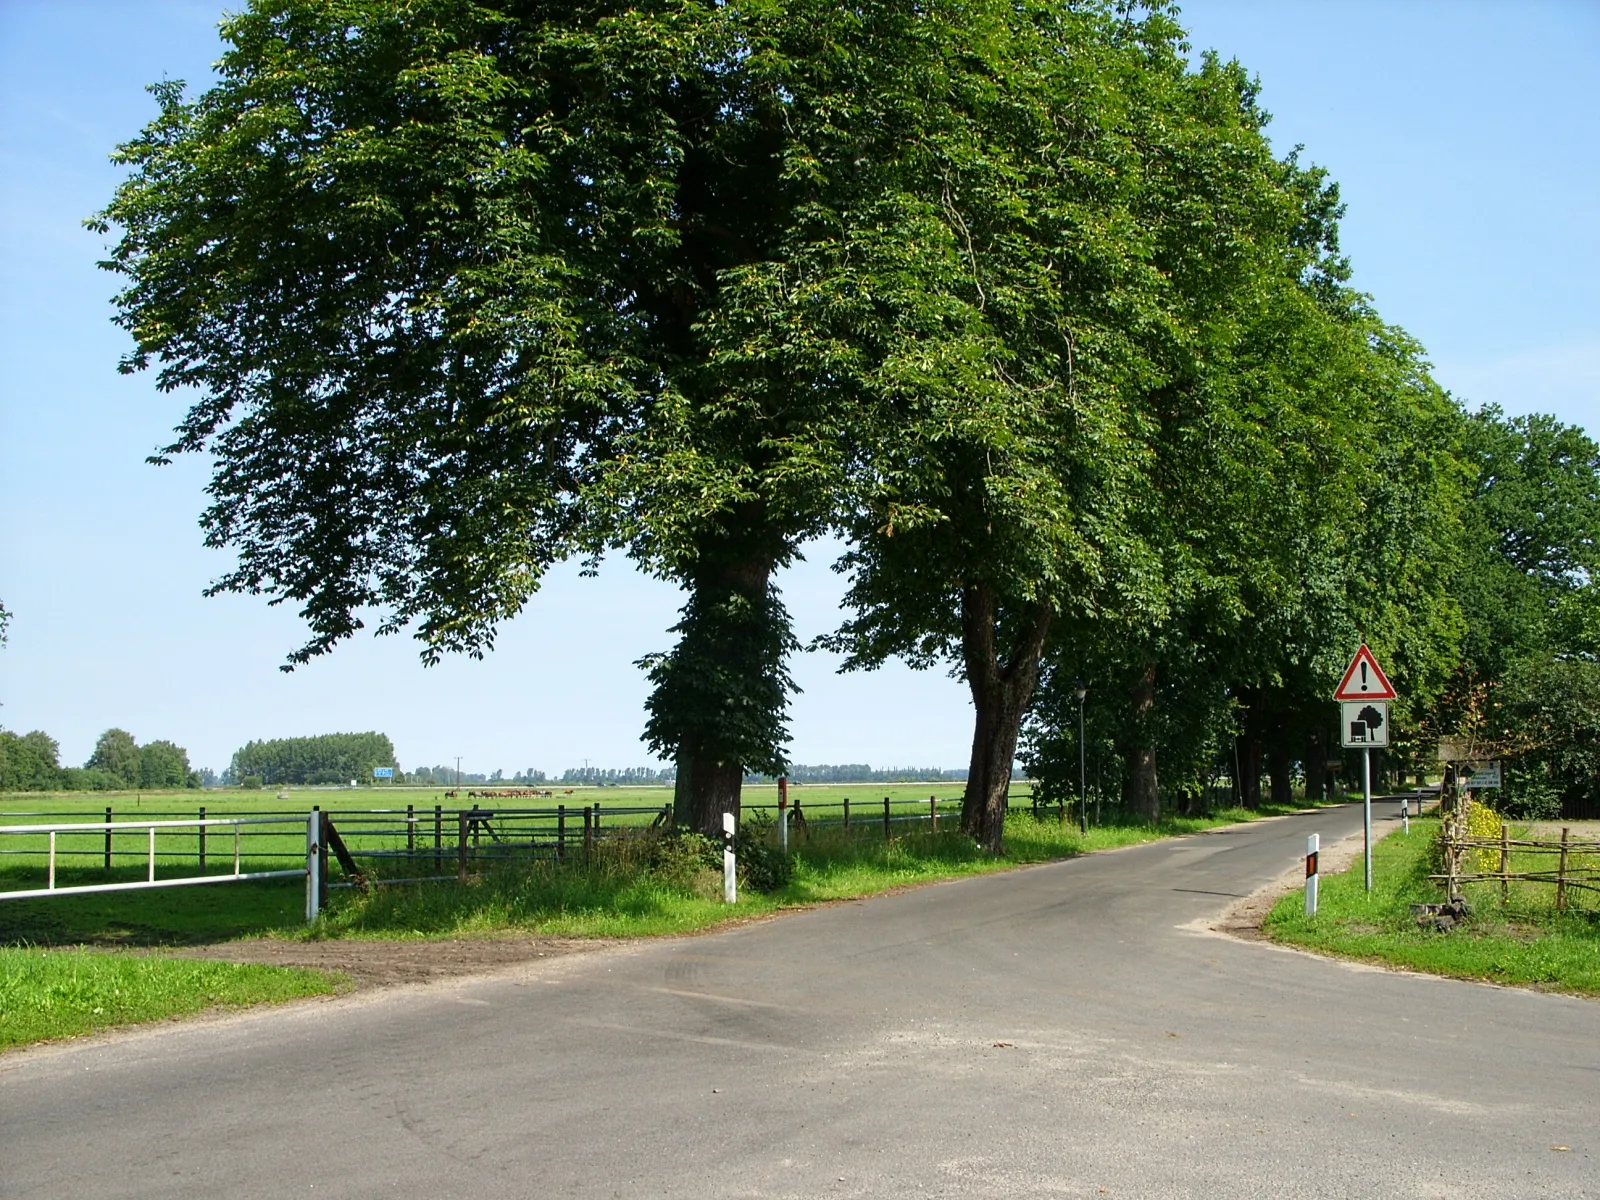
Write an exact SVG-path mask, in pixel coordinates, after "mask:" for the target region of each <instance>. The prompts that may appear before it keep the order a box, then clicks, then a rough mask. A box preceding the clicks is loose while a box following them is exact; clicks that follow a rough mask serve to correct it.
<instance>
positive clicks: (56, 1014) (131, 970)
mask: <svg viewBox="0 0 1600 1200" xmlns="http://www.w3.org/2000/svg"><path fill="white" fill-rule="evenodd" d="M341 986H342V979H341V978H340V977H338V976H334V975H330V974H328V973H327V972H324V971H307V970H300V969H293V968H283V967H263V966H241V965H239V964H236V963H220V962H195V961H189V960H185V959H176V958H166V957H161V956H157V955H132V954H107V953H104V952H101V951H96V950H84V949H77V948H74V949H41V948H38V947H20V946H19V947H11V948H0V1050H5V1049H8V1048H10V1047H12V1046H22V1045H27V1044H28V1043H31V1042H38V1041H44V1040H47V1039H52V1038H64V1037H75V1036H78V1035H81V1034H86V1033H93V1032H95V1031H96V1030H100V1029H106V1028H109V1027H110V1026H113V1025H131V1024H138V1023H140V1022H145V1021H159V1020H163V1019H165V1018H169V1017H177V1016H185V1015H188V1014H190V1013H196V1012H200V1011H203V1010H206V1009H219V1008H221V1009H234V1008H246V1007H249V1006H250V1005H254V1004H271V1003H278V1002H281V1001H284V1000H294V999H298V998H300V997H303V996H319V995H326V994H328V993H330V992H333V991H336V990H338V989H339V988H340V987H341Z"/></svg>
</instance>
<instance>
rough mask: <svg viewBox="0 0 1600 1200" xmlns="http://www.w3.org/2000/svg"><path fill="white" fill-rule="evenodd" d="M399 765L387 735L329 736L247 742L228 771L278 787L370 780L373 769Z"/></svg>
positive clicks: (340, 734)
mask: <svg viewBox="0 0 1600 1200" xmlns="http://www.w3.org/2000/svg"><path fill="white" fill-rule="evenodd" d="M398 766H399V763H398V762H397V761H396V759H395V753H394V743H393V742H391V741H390V740H389V738H388V736H387V735H386V734H382V733H326V734H322V735H320V736H317V737H295V738H276V739H273V740H270V741H259V742H246V743H245V744H244V745H243V746H241V747H240V748H239V749H238V750H236V751H235V752H234V755H233V761H232V763H231V765H230V766H229V768H228V769H229V772H230V773H231V778H233V779H239V780H242V779H244V778H245V777H246V776H251V775H253V776H257V777H259V778H260V779H261V780H262V782H264V783H266V784H269V785H271V786H279V785H282V784H290V783H298V784H314V783H347V782H349V781H350V780H352V779H355V780H367V779H371V778H372V768H374V767H398Z"/></svg>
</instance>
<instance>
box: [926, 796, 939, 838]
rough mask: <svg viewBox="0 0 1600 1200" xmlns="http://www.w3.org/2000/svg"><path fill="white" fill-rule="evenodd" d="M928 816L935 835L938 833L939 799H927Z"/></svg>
mask: <svg viewBox="0 0 1600 1200" xmlns="http://www.w3.org/2000/svg"><path fill="white" fill-rule="evenodd" d="M928 816H929V818H930V819H932V821H933V831H934V832H935V833H938V832H939V798H938V797H937V796H929V797H928Z"/></svg>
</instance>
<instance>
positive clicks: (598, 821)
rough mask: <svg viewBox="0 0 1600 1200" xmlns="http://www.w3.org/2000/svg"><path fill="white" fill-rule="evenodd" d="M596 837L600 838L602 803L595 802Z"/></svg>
mask: <svg viewBox="0 0 1600 1200" xmlns="http://www.w3.org/2000/svg"><path fill="white" fill-rule="evenodd" d="M594 836H595V837H599V836H600V801H598V800H596V801H595V802H594Z"/></svg>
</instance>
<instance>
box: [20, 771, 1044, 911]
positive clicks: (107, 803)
mask: <svg viewBox="0 0 1600 1200" xmlns="http://www.w3.org/2000/svg"><path fill="white" fill-rule="evenodd" d="M448 790H449V789H442V788H412V787H388V786H375V787H358V788H288V789H277V790H275V789H266V788H263V789H257V790H248V791H247V790H243V789H231V790H223V789H208V790H206V791H203V792H201V791H194V790H183V791H169V792H97V793H84V792H66V793H21V794H16V793H14V794H11V795H7V796H0V825H40V824H50V823H65V822H68V821H72V822H83V823H99V822H104V821H105V819H106V816H105V813H106V809H107V808H109V809H111V812H112V820H113V822H124V821H128V822H138V821H152V820H180V819H181V820H188V819H193V818H197V817H198V816H199V815H200V810H201V808H202V807H203V808H204V810H205V815H206V817H207V818H208V819H216V818H219V817H230V816H251V815H266V814H271V815H273V816H281V817H283V818H284V819H283V821H282V822H281V823H277V824H272V825H252V826H242V827H241V829H240V848H241V870H243V871H246V872H249V871H252V870H254V871H267V870H278V869H287V868H292V867H294V866H295V865H297V864H298V863H301V862H303V861H304V856H305V818H306V815H307V814H308V813H309V812H310V811H311V809H312V807H313V806H316V807H319V808H322V809H323V810H325V811H326V812H328V813H329V814H331V816H332V817H333V820H334V823H335V827H336V828H338V827H341V823H340V820H339V818H340V815H341V814H350V822H349V823H347V824H345V825H343V826H342V829H343V830H344V831H345V832H346V833H347V840H349V841H351V842H352V847H353V848H354V845H355V842H356V838H357V837H360V838H362V839H364V840H367V841H368V844H370V845H381V846H385V847H388V848H391V849H397V848H399V847H402V846H404V845H405V843H406V835H405V829H406V820H407V818H406V809H407V806H408V805H409V806H411V809H412V811H413V813H414V818H415V826H414V837H415V839H416V840H417V842H418V843H419V844H431V843H432V840H433V837H434V832H435V829H434V818H433V810H434V808H435V806H438V807H440V808H442V809H443V810H445V813H446V814H453V813H454V811H455V810H457V809H460V808H470V807H472V806H473V805H474V804H478V805H479V806H481V807H483V808H487V809H491V810H494V811H505V810H512V809H536V810H540V811H543V812H546V813H549V814H551V816H550V817H549V819H548V821H547V822H546V824H548V825H550V827H551V829H553V822H554V816H553V814H554V812H555V810H556V808H557V806H559V805H564V806H565V807H566V808H567V810H568V818H567V820H568V830H569V835H570V836H572V837H574V838H576V837H579V836H581V829H582V817H581V810H582V809H583V808H584V807H586V806H590V805H595V804H598V805H599V806H600V814H601V821H602V824H603V825H604V826H606V827H612V826H616V825H623V826H628V825H648V824H650V823H651V821H653V820H654V819H655V816H656V814H657V813H658V812H659V811H660V810H661V808H662V806H664V805H667V804H670V803H671V802H672V789H671V788H670V787H664V786H658V787H637V788H596V787H587V788H583V787H580V788H570V789H569V788H564V787H551V788H548V789H546V790H549V791H551V792H553V793H554V794H553V795H552V796H550V797H548V798H546V797H537V798H535V797H532V796H519V797H499V798H484V799H478V800H475V799H473V798H472V797H471V796H470V795H469V793H470V792H472V791H478V790H483V791H489V790H499V791H506V790H512V789H511V786H510V785H487V784H485V785H475V786H473V787H468V786H465V785H463V786H462V787H461V788H460V789H459V792H458V794H457V796H456V798H455V799H451V798H449V797H448V796H447V794H446V793H447V791H448ZM519 790H520V789H519ZM961 790H962V785H961V784H960V783H959V782H957V783H951V782H948V781H944V782H937V783H923V784H880V785H850V784H837V785H826V786H810V787H799V786H796V787H792V788H791V789H790V795H791V797H792V798H793V800H795V801H797V802H799V803H800V804H801V806H802V808H801V811H802V812H807V811H813V812H815V813H816V814H817V818H818V819H820V820H823V821H829V820H833V821H837V820H839V819H840V817H841V810H840V807H839V806H840V804H841V802H842V801H843V800H845V799H847V798H848V799H849V800H850V802H851V809H852V811H851V823H852V825H854V824H856V823H857V822H859V823H861V825H862V826H863V828H864V829H865V828H866V827H868V826H869V825H870V823H871V822H872V821H878V822H880V824H881V821H882V815H883V810H882V804H883V800H884V798H885V797H887V798H889V800H890V806H891V813H892V816H893V819H894V820H895V821H896V822H897V823H901V822H903V821H904V820H906V819H907V818H911V817H922V816H925V815H927V812H928V803H927V801H928V798H929V797H930V796H936V797H937V798H938V799H939V801H940V816H941V819H944V818H946V817H953V816H954V815H955V813H956V811H957V810H958V808H959V802H960V798H961ZM777 803H778V789H777V785H776V784H752V785H747V786H746V787H745V789H744V799H743V804H744V808H745V811H746V814H747V816H748V817H749V818H751V819H757V820H759V819H762V818H771V817H774V816H775V815H776V813H777ZM1013 804H1014V805H1022V806H1026V805H1028V804H1029V793H1028V786H1027V784H1025V783H1023V784H1020V785H1018V786H1017V787H1014V788H1013ZM619 809H644V810H648V811H643V812H619V811H617V810H619ZM374 810H385V811H387V812H388V813H389V815H390V817H391V818H392V819H385V820H381V821H377V822H376V823H374V822H373V821H372V819H371V818H370V817H366V816H362V817H359V818H358V817H357V815H356V814H369V813H372V812H373V811H374ZM378 830H382V831H384V832H385V834H386V836H379V835H378V833H377V831H378ZM440 832H441V834H442V839H443V841H444V843H445V845H446V846H448V847H453V846H454V844H455V839H456V828H455V818H454V816H453V815H446V816H445V817H444V819H443V828H442V829H441V830H440ZM233 846H234V837H233V833H232V832H231V831H230V830H229V829H226V828H218V827H211V828H209V829H207V831H206V834H205V848H206V872H207V873H208V874H227V873H229V872H231V871H232V869H233ZM200 848H201V838H200V834H199V831H198V830H196V829H193V828H189V829H163V830H159V831H157V835H156V878H157V879H161V878H173V877H176V876H186V875H194V874H198V873H199V864H200ZM47 849H48V839H47V838H46V837H44V836H42V835H38V834H32V835H23V834H9V835H8V834H0V891H9V890H20V889H24V888H32V887H43V886H45V875H44V872H45V868H46V864H47V860H48V854H47ZM148 852H149V834H148V833H147V832H145V831H143V830H137V831H133V832H128V833H113V835H112V839H111V860H112V866H111V869H110V871H109V872H108V871H107V870H106V869H105V865H104V863H105V858H104V853H105V834H104V832H102V831H99V830H93V831H88V832H85V833H81V834H74V833H60V834H58V835H57V838H56V856H57V857H56V878H57V883H58V884H59V885H61V886H67V885H70V884H73V883H101V882H121V881H131V880H137V879H143V878H145V873H144V872H145V863H146V861H147V856H148Z"/></svg>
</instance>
